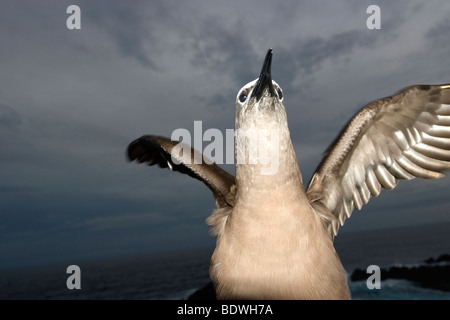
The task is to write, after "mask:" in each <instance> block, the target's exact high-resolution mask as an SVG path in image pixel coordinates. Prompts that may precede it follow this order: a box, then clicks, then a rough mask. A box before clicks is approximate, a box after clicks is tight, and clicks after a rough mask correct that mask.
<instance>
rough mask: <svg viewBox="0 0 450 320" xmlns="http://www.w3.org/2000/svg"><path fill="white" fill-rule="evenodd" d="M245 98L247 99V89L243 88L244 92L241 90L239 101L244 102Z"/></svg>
mask: <svg viewBox="0 0 450 320" xmlns="http://www.w3.org/2000/svg"><path fill="white" fill-rule="evenodd" d="M245 100H247V90H243V91H242V92H241V94H240V95H239V101H240V102H241V103H242V102H245Z"/></svg>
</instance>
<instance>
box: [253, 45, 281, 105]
mask: <svg viewBox="0 0 450 320" xmlns="http://www.w3.org/2000/svg"><path fill="white" fill-rule="evenodd" d="M272 55H273V50H272V48H270V49H269V50H268V51H267V54H266V58H265V59H264V64H263V67H262V70H261V74H260V75H259V79H258V82H257V83H256V86H255V88H254V89H253V92H252V95H251V97H252V98H253V97H256V100H259V99H260V98H261V96H262V93H263V92H264V89H265V88H266V87H269V92H270V96H271V97H276V96H277V93H276V92H275V89H274V88H273V84H272V75H271V71H270V68H271V66H272Z"/></svg>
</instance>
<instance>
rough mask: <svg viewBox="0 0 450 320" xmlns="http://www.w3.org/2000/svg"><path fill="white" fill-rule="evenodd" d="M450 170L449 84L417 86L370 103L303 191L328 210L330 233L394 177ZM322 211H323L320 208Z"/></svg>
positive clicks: (425, 175)
mask: <svg viewBox="0 0 450 320" xmlns="http://www.w3.org/2000/svg"><path fill="white" fill-rule="evenodd" d="M447 169H450V84H445V85H418V86H412V87H408V88H406V89H404V90H402V91H401V92H399V93H398V94H396V95H394V96H392V97H388V98H384V99H381V100H377V101H374V102H372V103H370V104H368V105H367V106H366V107H364V108H363V109H362V110H361V111H360V112H359V113H357V114H356V116H355V117H353V119H352V120H351V121H350V122H349V123H348V124H347V126H346V127H345V128H344V129H343V131H342V132H341V134H340V135H339V136H338V137H337V139H336V140H335V142H334V143H333V144H332V145H331V146H330V147H329V148H328V150H327V152H326V154H325V157H324V159H323V161H322V163H321V164H320V165H319V167H318V169H317V171H316V173H315V174H314V176H313V178H312V179H311V182H310V184H309V187H308V189H307V195H308V198H309V200H310V201H311V203H312V206H313V207H314V208H315V209H316V212H318V213H319V214H320V212H321V211H322V212H325V214H323V216H326V211H327V210H329V211H331V213H332V214H333V217H330V219H328V227H329V230H330V234H331V236H332V237H334V236H335V235H336V234H337V232H338V228H339V225H343V224H344V221H345V219H346V218H348V217H350V215H351V214H352V211H353V209H354V208H355V207H356V208H358V209H361V207H362V206H363V205H364V204H366V203H367V202H368V201H369V199H370V197H371V196H377V195H378V194H379V193H380V192H381V190H382V189H393V188H395V187H396V186H397V183H398V180H400V179H406V180H410V179H413V178H415V177H420V178H425V179H436V178H440V177H442V176H443V172H444V171H445V170H447ZM323 209H325V210H323Z"/></svg>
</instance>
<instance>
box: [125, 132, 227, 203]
mask: <svg viewBox="0 0 450 320" xmlns="http://www.w3.org/2000/svg"><path fill="white" fill-rule="evenodd" d="M180 146H181V145H180V142H178V141H172V140H170V139H168V138H165V137H159V136H152V135H146V136H142V137H140V138H139V139H136V140H134V141H133V142H131V143H130V145H129V146H128V149H127V154H128V158H129V160H130V161H134V160H136V161H138V162H139V163H147V165H149V166H153V165H159V166H160V167H161V168H169V169H170V170H172V171H178V172H181V173H183V174H187V175H189V176H191V177H193V178H195V179H198V180H200V181H202V182H203V183H205V184H206V185H207V186H208V188H210V189H211V191H212V192H213V195H214V198H215V199H216V204H217V207H218V208H224V207H227V206H233V205H234V192H233V190H234V188H232V186H233V185H234V183H235V178H234V176H233V175H231V174H229V173H228V172H226V171H225V170H223V169H222V168H220V167H219V166H217V165H216V164H214V163H211V162H212V161H210V160H205V161H202V162H201V163H200V164H197V163H196V161H195V159H203V156H202V155H201V154H199V152H198V151H196V150H195V149H193V148H191V147H189V146H184V148H179V147H180ZM175 147H177V148H175ZM184 150H188V151H190V152H185V153H184ZM196 155H197V156H196ZM174 160H175V161H174Z"/></svg>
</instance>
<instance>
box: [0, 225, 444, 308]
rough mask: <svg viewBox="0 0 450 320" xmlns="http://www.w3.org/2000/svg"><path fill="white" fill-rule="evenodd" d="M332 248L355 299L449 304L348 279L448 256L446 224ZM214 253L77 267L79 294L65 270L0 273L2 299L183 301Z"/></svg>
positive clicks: (409, 288)
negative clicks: (376, 269)
mask: <svg viewBox="0 0 450 320" xmlns="http://www.w3.org/2000/svg"><path fill="white" fill-rule="evenodd" d="M335 246H336V250H337V251H338V254H339V256H340V257H341V260H342V262H343V264H344V267H345V268H346V270H347V272H348V273H349V287H350V290H351V292H352V298H353V299H450V292H445V291H440V290H435V289H426V288H422V287H421V286H420V285H418V284H416V283H414V282H410V281H407V280H401V279H386V280H382V281H381V289H372V290H370V289H368V288H367V285H366V281H355V282H353V281H351V280H350V275H351V274H352V272H353V270H355V269H356V268H360V269H363V270H366V269H367V267H368V266H369V265H378V266H380V267H382V268H384V267H389V266H414V265H420V264H423V261H424V260H426V259H428V258H430V257H432V258H437V257H438V256H440V255H442V254H448V253H450V223H443V224H434V225H423V226H414V227H406V228H392V229H384V230H376V231H374V230H373V231H365V232H351V233H350V232H348V233H340V234H339V235H338V236H337V237H336V239H335ZM212 252H213V248H201V249H195V250H190V251H180V252H168V253H158V254H148V255H139V256H131V257H122V258H116V259H104V260H98V261H89V262H85V263H80V264H79V265H78V266H79V267H80V270H81V275H80V279H81V289H79V290H77V289H74V290H69V289H68V288H67V286H66V280H67V279H68V277H69V276H70V274H67V273H66V269H67V267H68V266H67V265H52V266H40V267H34V268H21V269H13V270H6V271H0V299H2V300H4V299H10V300H16V299H17V300H18V299H26V300H29V299H51V300H53V299H114V300H116V299H132V300H166V299H170V300H174V299H175V300H180V299H186V298H187V297H188V296H189V295H190V294H192V293H193V292H195V291H196V290H198V289H200V288H202V287H203V286H205V285H206V284H207V283H208V282H209V276H208V267H209V259H210V256H211V254H212ZM367 276H368V277H369V276H370V274H368V275H367ZM449 278H450V274H449V275H448V277H447V279H446V281H447V282H448V279H449Z"/></svg>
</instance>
